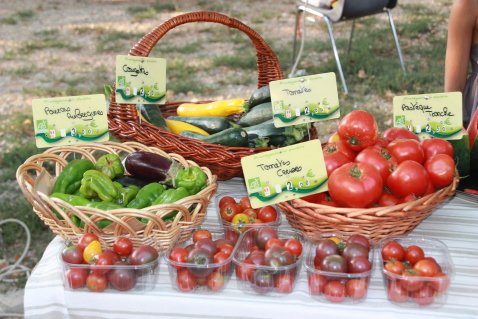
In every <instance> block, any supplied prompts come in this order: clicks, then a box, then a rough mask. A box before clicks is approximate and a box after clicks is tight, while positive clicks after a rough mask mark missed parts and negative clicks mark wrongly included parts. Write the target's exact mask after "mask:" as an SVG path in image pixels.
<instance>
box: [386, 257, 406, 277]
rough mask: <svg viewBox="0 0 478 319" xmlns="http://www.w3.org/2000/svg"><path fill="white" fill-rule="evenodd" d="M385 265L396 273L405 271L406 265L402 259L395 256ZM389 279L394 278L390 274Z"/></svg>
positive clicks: (388, 269)
mask: <svg viewBox="0 0 478 319" xmlns="http://www.w3.org/2000/svg"><path fill="white" fill-rule="evenodd" d="M383 267H384V269H385V270H386V271H389V272H391V273H392V274H395V275H401V274H402V273H403V272H404V271H405V265H404V264H403V263H402V262H401V261H400V260H397V259H394V258H392V259H389V260H387V261H386V262H385V265H384V266H383ZM388 279H390V280H392V277H391V276H390V277H389V278H388Z"/></svg>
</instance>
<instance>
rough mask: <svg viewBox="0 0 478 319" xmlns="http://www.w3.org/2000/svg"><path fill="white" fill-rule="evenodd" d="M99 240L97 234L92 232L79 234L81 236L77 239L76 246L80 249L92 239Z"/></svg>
mask: <svg viewBox="0 0 478 319" xmlns="http://www.w3.org/2000/svg"><path fill="white" fill-rule="evenodd" d="M95 240H97V241H99V239H98V236H97V235H95V234H93V233H86V234H83V235H81V237H80V238H79V239H78V245H77V246H78V248H80V249H81V251H83V250H85V248H86V246H88V245H89V244H90V243H91V242H92V241H95Z"/></svg>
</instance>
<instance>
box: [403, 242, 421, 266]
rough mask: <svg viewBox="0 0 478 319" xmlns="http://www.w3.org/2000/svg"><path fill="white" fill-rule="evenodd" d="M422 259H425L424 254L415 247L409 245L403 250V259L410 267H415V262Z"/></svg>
mask: <svg viewBox="0 0 478 319" xmlns="http://www.w3.org/2000/svg"><path fill="white" fill-rule="evenodd" d="M423 257H425V252H424V251H423V249H421V248H420V247H418V246H417V245H411V246H408V247H407V248H406V249H405V255H404V258H405V260H406V261H408V262H409V263H410V264H411V265H412V266H413V265H415V264H416V263H417V261H419V260H422V259H423Z"/></svg>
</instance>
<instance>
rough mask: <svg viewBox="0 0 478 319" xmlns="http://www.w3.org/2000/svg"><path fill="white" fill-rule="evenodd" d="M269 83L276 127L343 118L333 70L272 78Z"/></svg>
mask: <svg viewBox="0 0 478 319" xmlns="http://www.w3.org/2000/svg"><path fill="white" fill-rule="evenodd" d="M269 86H270V90H271V102H272V109H273V114H274V125H275V126H276V127H284V126H289V125H296V124H303V123H310V122H317V121H323V120H331V119H336V118H339V117H340V108H339V96H338V91H337V82H336V77H335V73H333V72H330V73H323V74H316V75H309V76H302V77H297V78H291V79H284V80H277V81H272V82H270V83H269Z"/></svg>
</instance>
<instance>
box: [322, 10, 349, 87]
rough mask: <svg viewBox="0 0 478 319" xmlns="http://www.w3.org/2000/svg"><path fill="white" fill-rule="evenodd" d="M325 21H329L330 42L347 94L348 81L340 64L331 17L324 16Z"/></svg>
mask: <svg viewBox="0 0 478 319" xmlns="http://www.w3.org/2000/svg"><path fill="white" fill-rule="evenodd" d="M324 20H325V23H327V28H328V29H329V36H330V42H331V43H332V49H333V50H334V56H335V61H336V62H337V68H338V69H339V74H340V79H341V80H342V85H343V86H344V91H345V94H349V90H348V89H347V83H345V77H344V72H343V71H342V65H341V64H340V58H339V52H338V51H337V47H336V45H335V39H334V34H333V33H332V25H331V23H330V20H329V18H327V16H324Z"/></svg>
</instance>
